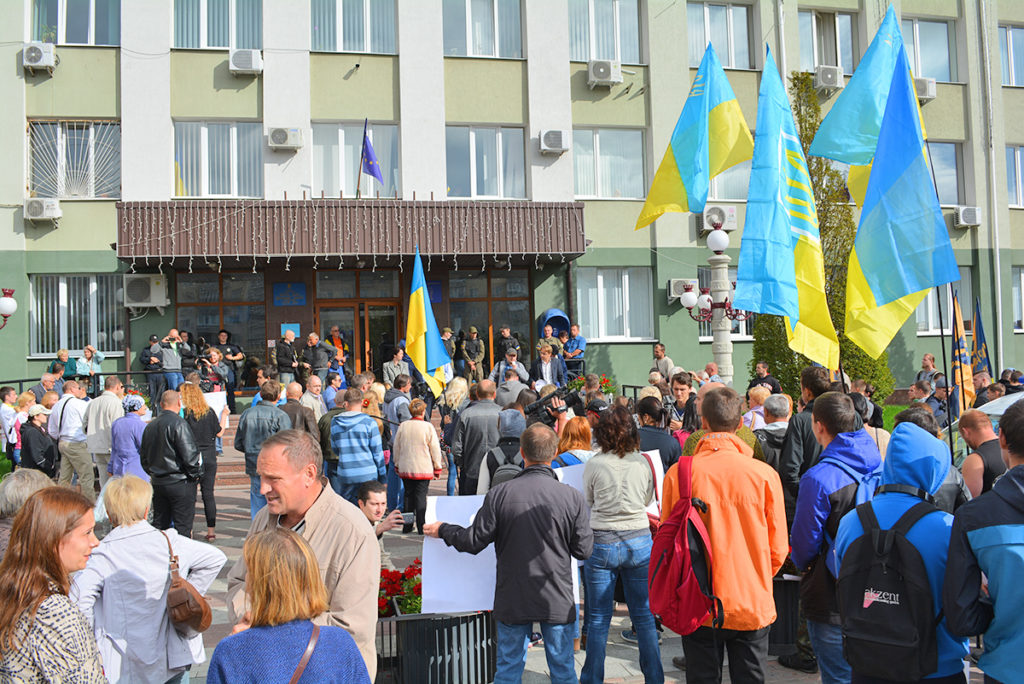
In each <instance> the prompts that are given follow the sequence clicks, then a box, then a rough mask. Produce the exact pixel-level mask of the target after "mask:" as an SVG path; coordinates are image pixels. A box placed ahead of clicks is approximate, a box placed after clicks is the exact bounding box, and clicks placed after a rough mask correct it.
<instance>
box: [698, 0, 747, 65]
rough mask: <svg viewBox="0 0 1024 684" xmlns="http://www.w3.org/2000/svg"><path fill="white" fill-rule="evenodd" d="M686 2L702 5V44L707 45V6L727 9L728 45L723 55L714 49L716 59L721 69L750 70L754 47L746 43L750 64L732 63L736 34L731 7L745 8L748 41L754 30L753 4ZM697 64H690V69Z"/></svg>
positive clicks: (709, 27) (708, 28)
mask: <svg viewBox="0 0 1024 684" xmlns="http://www.w3.org/2000/svg"><path fill="white" fill-rule="evenodd" d="M686 4H687V5H702V6H703V7H704V45H705V46H707V44H708V41H710V40H711V35H710V31H711V21H710V17H709V16H708V7H709V6H711V5H718V6H719V7H725V8H726V9H727V10H728V12H726V14H725V16H726V17H727V18H726V28H727V30H728V33H729V45H728V49H727V50H726V54H724V55H723V54H722V52H721V51H720V50H718V49H716V50H715V53H716V54H717V55H718V60H719V61H720V62H721V63H722V68H723V69H743V70H746V71H750V70H752V69H753V68H754V64H755V60H756V57H755V51H754V49H753V48H752V47H751V46H750V45H747V55H748V56H749V59H750V62H751V63H750V64H743V65H739V66H737V65H736V64H733V63H732V62H733V59H732V56H733V46H734V45H735V43H736V34H735V32H734V30H733V21H732V8H733V7H744V8H746V10H747V42H748V43H749V42H750V41H751V36H752V35H753V34H754V31H753V21H754V17H753V10H754V6H753V5H748V4H747V3H745V2H704V1H703V0H692V1H691V2H687V3H686ZM705 49H706V47H705ZM703 52H704V50H701V53H703ZM698 66H699V64H691V65H690V68H691V69H696V68H697V67H698Z"/></svg>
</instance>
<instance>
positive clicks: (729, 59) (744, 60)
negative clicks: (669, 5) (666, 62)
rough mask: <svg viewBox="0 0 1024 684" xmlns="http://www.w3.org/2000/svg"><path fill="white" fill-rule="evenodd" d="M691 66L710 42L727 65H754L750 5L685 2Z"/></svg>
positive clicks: (732, 66) (737, 67)
mask: <svg viewBox="0 0 1024 684" xmlns="http://www.w3.org/2000/svg"><path fill="white" fill-rule="evenodd" d="M686 26H687V31H688V33H689V44H690V66H691V67H697V66H699V65H700V60H701V59H702V58H703V57H704V50H705V49H706V48H707V46H708V43H712V44H714V46H715V54H717V55H718V60H719V61H720V62H721V63H722V66H723V67H725V68H726V69H730V68H731V69H752V68H754V63H753V60H752V59H751V54H752V53H751V50H750V33H751V31H750V7H749V6H747V5H726V4H715V3H710V2H688V3H686Z"/></svg>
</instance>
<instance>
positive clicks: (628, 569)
mask: <svg viewBox="0 0 1024 684" xmlns="http://www.w3.org/2000/svg"><path fill="white" fill-rule="evenodd" d="M650 560H651V537H650V535H649V534H644V535H642V536H639V537H634V538H632V539H628V540H626V541H621V542H616V543H614V544H594V552H593V553H592V554H591V556H590V558H588V559H587V560H586V562H585V563H584V564H583V578H584V582H585V583H586V591H587V593H586V599H587V608H586V621H587V659H586V661H585V662H584V664H583V672H582V673H581V674H580V681H582V682H584V683H585V684H590V683H593V684H600V682H603V681H604V655H605V649H606V647H607V642H608V626H609V624H610V623H611V619H612V607H613V603H614V600H613V599H614V595H615V580H616V578H618V577H622V586H623V588H624V589H625V592H626V606H628V607H629V617H630V619H631V620H632V621H633V627H634V628H635V629H636V634H637V640H638V641H639V646H640V670H641V671H642V672H643V673H644V681H645V682H647V684H651V683H652V682H653V683H655V684H660V683H661V682H664V681H665V672H664V670H663V669H662V667H661V650H660V649H659V648H658V630H657V629H656V628H655V626H654V615H652V614H651V607H650V604H649V603H648V600H647V566H648V564H649V563H650Z"/></svg>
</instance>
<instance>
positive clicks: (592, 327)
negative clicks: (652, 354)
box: [576, 266, 654, 341]
mask: <svg viewBox="0 0 1024 684" xmlns="http://www.w3.org/2000/svg"><path fill="white" fill-rule="evenodd" d="M576 303H577V304H578V308H577V311H579V317H580V325H581V326H582V327H583V329H584V330H588V331H590V332H591V333H592V334H593V337H594V338H595V339H594V340H592V341H596V340H628V339H653V337H654V312H653V310H652V308H651V269H650V267H648V266H633V267H628V268H592V267H578V268H577V269H576Z"/></svg>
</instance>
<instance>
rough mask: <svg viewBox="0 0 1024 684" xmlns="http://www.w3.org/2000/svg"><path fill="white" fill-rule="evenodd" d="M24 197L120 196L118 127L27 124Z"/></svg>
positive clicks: (101, 123)
mask: <svg viewBox="0 0 1024 684" xmlns="http://www.w3.org/2000/svg"><path fill="white" fill-rule="evenodd" d="M29 163H30V171H29V194H31V195H32V196H33V197H59V198H61V199H71V198H100V197H103V198H111V199H115V198H118V197H120V196H121V124H119V123H117V122H113V121H95V122H90V121H33V122H31V123H30V124H29Z"/></svg>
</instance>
